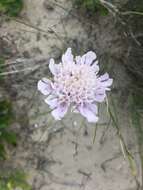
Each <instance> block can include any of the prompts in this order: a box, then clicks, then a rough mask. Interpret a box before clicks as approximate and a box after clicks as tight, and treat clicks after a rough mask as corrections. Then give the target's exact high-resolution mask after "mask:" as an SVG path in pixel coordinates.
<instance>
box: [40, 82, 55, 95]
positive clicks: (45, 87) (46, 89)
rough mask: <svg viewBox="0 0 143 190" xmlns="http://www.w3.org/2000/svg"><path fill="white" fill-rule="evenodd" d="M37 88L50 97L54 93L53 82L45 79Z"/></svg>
mask: <svg viewBox="0 0 143 190" xmlns="http://www.w3.org/2000/svg"><path fill="white" fill-rule="evenodd" d="M37 88H38V90H39V91H40V92H41V93H42V94H44V95H49V94H50V93H51V91H52V86H51V81H50V80H48V79H46V78H43V79H42V80H40V81H39V82H38V85H37Z"/></svg>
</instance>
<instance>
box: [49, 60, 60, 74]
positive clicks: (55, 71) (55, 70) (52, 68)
mask: <svg viewBox="0 0 143 190" xmlns="http://www.w3.org/2000/svg"><path fill="white" fill-rule="evenodd" d="M60 68H61V64H58V65H57V64H55V61H54V59H50V63H49V69H50V71H51V73H52V74H53V75H57V74H58V73H59V72H60Z"/></svg>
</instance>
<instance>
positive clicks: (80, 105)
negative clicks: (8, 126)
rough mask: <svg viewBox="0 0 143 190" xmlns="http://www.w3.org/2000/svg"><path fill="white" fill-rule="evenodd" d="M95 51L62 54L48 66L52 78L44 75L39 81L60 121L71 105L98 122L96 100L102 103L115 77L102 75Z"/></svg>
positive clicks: (54, 115)
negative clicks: (74, 54) (81, 53)
mask: <svg viewBox="0 0 143 190" xmlns="http://www.w3.org/2000/svg"><path fill="white" fill-rule="evenodd" d="M96 58H97V57H96V54H95V53H94V52H92V51H89V52H87V53H86V54H84V55H83V56H82V57H81V56H76V57H75V58H74V57H73V54H72V52H71V48H68V49H67V51H66V52H65V54H63V56H62V62H61V63H59V64H55V61H54V59H51V60H50V63H49V69H50V71H51V73H52V74H53V80H49V79H47V78H43V79H42V80H40V81H39V82H38V90H39V91H40V92H41V93H42V94H44V95H45V96H47V97H46V99H45V102H46V103H47V104H48V105H49V107H50V108H51V109H53V111H52V115H53V117H54V118H55V119H56V120H61V119H62V118H63V117H64V115H65V114H66V113H67V111H68V109H69V108H70V107H71V108H72V110H74V111H76V112H79V113H80V114H81V115H82V116H84V117H85V118H86V119H87V120H88V122H93V123H96V122H97V121H98V116H97V114H98V109H97V102H103V101H104V99H105V97H106V91H109V90H110V86H111V85H112V82H113V79H110V78H109V75H108V74H107V73H106V74H104V75H101V76H99V75H98V72H99V66H98V61H97V60H96Z"/></svg>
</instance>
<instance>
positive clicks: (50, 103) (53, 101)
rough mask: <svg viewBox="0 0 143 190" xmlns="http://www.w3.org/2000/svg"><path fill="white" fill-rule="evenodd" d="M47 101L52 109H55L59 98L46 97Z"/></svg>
mask: <svg viewBox="0 0 143 190" xmlns="http://www.w3.org/2000/svg"><path fill="white" fill-rule="evenodd" d="M45 102H46V103H47V104H48V105H49V106H50V108H51V109H54V108H56V107H57V106H58V100H57V98H52V99H51V97H48V98H46V99H45Z"/></svg>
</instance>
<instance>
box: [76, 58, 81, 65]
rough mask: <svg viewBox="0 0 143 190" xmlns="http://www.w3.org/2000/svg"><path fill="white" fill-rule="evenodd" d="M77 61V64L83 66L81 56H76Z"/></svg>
mask: <svg viewBox="0 0 143 190" xmlns="http://www.w3.org/2000/svg"><path fill="white" fill-rule="evenodd" d="M75 60H76V63H77V64H81V56H76V57H75Z"/></svg>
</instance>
